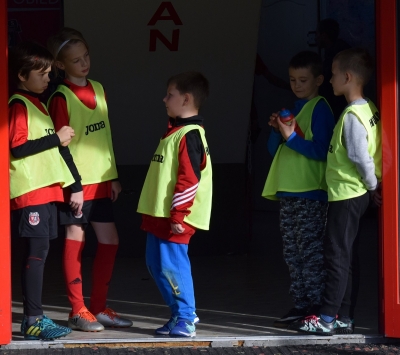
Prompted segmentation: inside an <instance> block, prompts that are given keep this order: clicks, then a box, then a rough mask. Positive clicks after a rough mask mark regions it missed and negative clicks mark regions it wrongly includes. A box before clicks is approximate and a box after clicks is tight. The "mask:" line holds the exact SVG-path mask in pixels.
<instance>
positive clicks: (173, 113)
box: [163, 84, 186, 118]
mask: <svg viewBox="0 0 400 355" xmlns="http://www.w3.org/2000/svg"><path fill="white" fill-rule="evenodd" d="M185 99H186V98H185V95H182V94H181V93H180V92H179V91H178V90H177V89H176V86H175V84H172V85H170V86H168V89H167V95H166V96H165V97H164V99H163V101H164V103H165V107H166V109H167V114H168V116H169V117H172V118H176V117H178V116H181V115H182V113H183V110H184V103H185Z"/></svg>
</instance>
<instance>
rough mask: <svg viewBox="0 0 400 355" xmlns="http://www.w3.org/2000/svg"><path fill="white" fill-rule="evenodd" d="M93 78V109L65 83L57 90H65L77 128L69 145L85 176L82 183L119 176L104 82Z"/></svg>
mask: <svg viewBox="0 0 400 355" xmlns="http://www.w3.org/2000/svg"><path fill="white" fill-rule="evenodd" d="M89 81H90V82H91V84H92V86H93V89H94V92H95V94H96V108H95V109H93V110H91V109H90V108H88V107H86V106H85V105H84V104H83V103H82V102H81V101H80V100H79V99H78V98H77V97H76V95H75V94H74V93H73V92H72V91H71V90H70V89H68V88H67V87H66V86H65V85H59V86H58V88H57V90H56V92H61V93H63V94H64V96H65V98H66V100H67V109H68V115H69V124H70V126H71V127H72V128H73V129H74V131H75V137H74V138H73V139H72V141H71V143H70V145H69V149H70V151H71V154H72V156H73V157H74V162H75V164H76V167H77V168H78V171H79V174H80V175H81V177H82V185H88V184H96V183H99V182H104V181H109V180H113V179H116V178H117V177H118V173H117V168H116V164H115V157H114V149H113V146H112V138H111V128H110V122H109V120H108V109H107V103H106V100H105V96H104V90H103V87H102V86H101V84H100V83H98V82H96V81H92V80H89ZM53 95H54V94H53ZM50 100H51V98H50Z"/></svg>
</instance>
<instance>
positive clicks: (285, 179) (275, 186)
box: [261, 96, 327, 200]
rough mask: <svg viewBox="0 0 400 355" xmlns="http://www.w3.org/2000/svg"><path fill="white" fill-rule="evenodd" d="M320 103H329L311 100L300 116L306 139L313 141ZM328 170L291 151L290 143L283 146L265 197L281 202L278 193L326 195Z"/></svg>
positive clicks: (298, 120)
mask: <svg viewBox="0 0 400 355" xmlns="http://www.w3.org/2000/svg"><path fill="white" fill-rule="evenodd" d="M319 100H325V99H324V98H323V97H322V96H317V97H315V98H313V99H311V100H310V101H308V102H307V103H306V104H305V105H304V106H303V108H302V109H301V111H300V112H299V114H298V115H297V116H296V121H297V124H298V125H299V126H300V128H301V130H302V131H303V133H304V139H306V140H309V141H311V140H312V138H313V133H312V130H311V119H312V114H313V111H314V108H315V105H316V104H317V103H318V101H319ZM325 170H326V162H324V161H318V160H313V159H309V158H307V157H305V156H304V155H302V154H300V153H298V152H296V151H294V150H293V149H290V148H288V147H287V146H286V143H282V144H281V145H280V146H279V148H278V150H277V152H276V154H275V157H274V160H273V161H272V164H271V168H270V170H269V173H268V177H267V181H266V182H265V186H264V190H263V192H262V194H261V196H263V197H265V198H268V199H270V200H277V199H278V198H277V197H276V194H277V192H278V191H281V192H306V191H313V190H325V191H326V189H327V186H326V182H325Z"/></svg>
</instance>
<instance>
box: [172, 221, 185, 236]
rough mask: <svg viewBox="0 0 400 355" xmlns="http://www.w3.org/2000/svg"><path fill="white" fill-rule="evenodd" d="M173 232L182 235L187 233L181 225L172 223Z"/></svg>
mask: <svg viewBox="0 0 400 355" xmlns="http://www.w3.org/2000/svg"><path fill="white" fill-rule="evenodd" d="M171 231H172V233H174V234H181V233H183V232H184V231H185V228H183V227H182V224H180V223H171Z"/></svg>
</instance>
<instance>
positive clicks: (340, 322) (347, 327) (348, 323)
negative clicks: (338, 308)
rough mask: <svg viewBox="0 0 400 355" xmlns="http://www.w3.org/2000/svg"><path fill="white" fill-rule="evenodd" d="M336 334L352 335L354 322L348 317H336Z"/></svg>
mask: <svg viewBox="0 0 400 355" xmlns="http://www.w3.org/2000/svg"><path fill="white" fill-rule="evenodd" d="M335 329H336V334H353V333H354V320H353V319H350V317H343V316H338V317H337V318H336V328H335Z"/></svg>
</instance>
